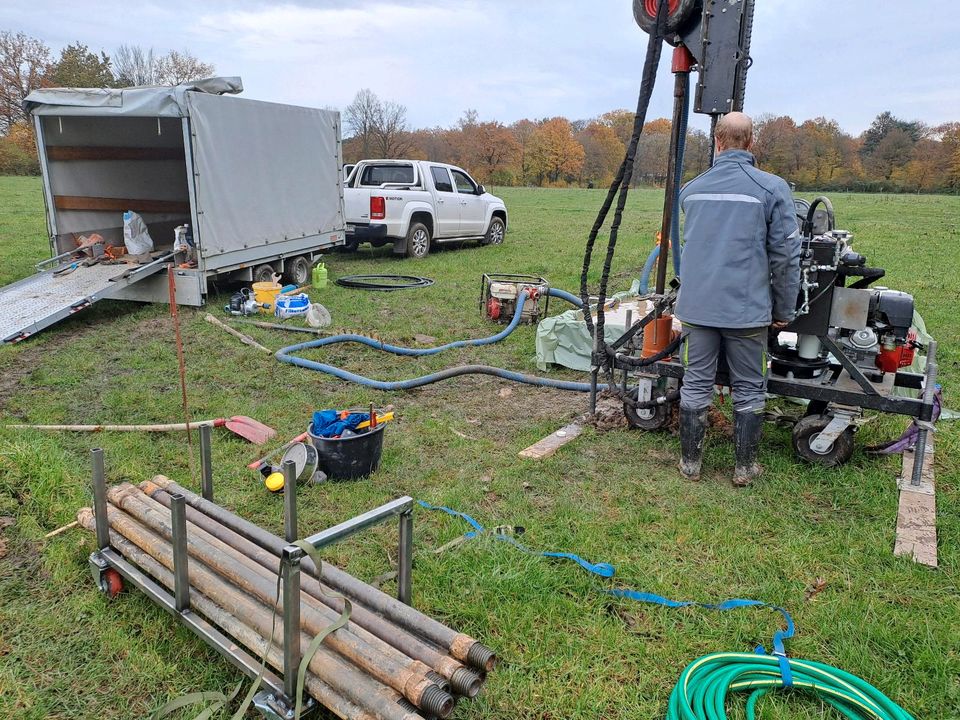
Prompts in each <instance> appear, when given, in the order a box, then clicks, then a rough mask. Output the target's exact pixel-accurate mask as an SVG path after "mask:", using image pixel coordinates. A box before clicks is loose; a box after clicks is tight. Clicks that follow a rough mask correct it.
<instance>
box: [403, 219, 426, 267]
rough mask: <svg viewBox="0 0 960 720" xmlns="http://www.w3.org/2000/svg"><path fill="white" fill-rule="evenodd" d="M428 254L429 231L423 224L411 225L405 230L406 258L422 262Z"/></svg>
mask: <svg viewBox="0 0 960 720" xmlns="http://www.w3.org/2000/svg"><path fill="white" fill-rule="evenodd" d="M429 254H430V230H428V229H427V226H426V225H424V224H423V223H420V222H415V223H412V224H411V225H410V229H409V230H407V257H409V258H414V259H416V260H422V259H423V258H425V257H426V256H427V255H429Z"/></svg>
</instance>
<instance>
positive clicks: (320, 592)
mask: <svg viewBox="0 0 960 720" xmlns="http://www.w3.org/2000/svg"><path fill="white" fill-rule="evenodd" d="M140 489H141V490H143V491H144V493H146V495H147V496H149V497H151V498H153V499H154V500H156V501H157V502H159V503H160V504H161V505H163V506H164V507H165V508H169V507H170V495H169V493H167V491H166V490H161V489H160V488H159V487H158V486H157V485H155V484H153V483H152V482H150V481H149V480H147V481H144V482H142V483H140ZM186 512H187V519H188V520H189V521H190V522H191V523H193V524H194V525H197V526H198V527H200V528H203V529H204V530H206V531H207V532H208V533H210V534H211V535H213V536H214V537H216V538H217V539H219V540H221V541H223V542H225V543H226V544H227V545H229V546H230V547H232V548H234V549H235V550H237V551H238V552H240V553H241V554H243V555H246V556H247V557H249V558H251V559H253V560H256V561H257V562H258V563H259V564H260V565H262V566H263V567H265V568H266V569H267V570H269V571H270V572H272V573H274V574H276V573H278V572H279V571H280V558H278V557H277V556H276V555H274V554H273V553H271V552H270V551H269V550H265V549H264V548H262V547H260V546H259V545H257V544H256V543H253V542H251V541H249V540H247V539H246V538H244V537H243V536H241V535H239V534H238V533H236V532H234V531H233V530H230V529H229V528H227V527H226V526H224V525H223V524H221V523H219V522H217V521H216V520H215V519H213V518H212V517H210V516H208V515H205V514H203V513H202V512H200V511H199V510H197V509H196V508H193V507H191V506H189V505H188V506H187V508H186ZM300 588H301V589H302V590H303V591H304V592H305V593H307V594H309V595H310V596H312V597H313V598H315V599H317V600H319V601H320V602H322V603H324V604H325V605H327V606H328V607H330V608H332V609H333V610H335V611H336V612H337V613H340V612H341V611H342V610H343V600H340V599H338V598H332V597H330V596H329V595H328V594H327V593H328V592H329V590H328V589H327V588H326V586H324V585H322V584H321V583H320V582H319V581H317V579H316V578H315V577H313V576H312V575H310V574H309V573H302V574H301V578H300ZM350 620H351V621H352V622H353V623H354V624H355V625H357V626H359V627H361V628H363V629H364V630H367V631H368V632H370V633H371V634H373V635H375V636H376V637H378V638H380V639H381V640H383V641H384V642H386V643H388V644H389V645H391V646H392V647H394V648H396V649H397V650H399V651H400V652H401V653H403V654H404V655H406V656H408V657H411V658H414V659H415V660H419V661H421V662H423V663H425V664H426V665H429V666H430V667H431V668H433V669H434V670H435V671H436V672H437V673H438V674H440V675H441V676H442V677H444V678H446V679H447V680H449V681H450V687H451V688H452V690H453V692H455V693H456V694H458V695H464V696H466V697H469V698H473V697H476V695H477V693H478V692H479V691H480V688H481V687H482V686H483V681H484V678H483V677H482V676H481V675H479V674H477V673H476V672H475V671H473V670H471V669H469V668H467V667H464V665H463V664H462V663H460V662H458V661H457V660H454V659H453V658H452V657H450V656H449V655H445V654H444V653H442V652H440V651H439V650H437V649H436V647H434V646H433V645H428V644H427V643H425V642H423V641H421V640H420V639H419V638H417V637H416V636H414V635H412V634H410V633H408V632H407V631H406V630H404V629H402V628H400V627H398V626H396V625H394V624H393V623H391V622H389V621H387V620H384V619H383V618H382V617H380V616H379V615H377V614H375V613H373V612H371V611H370V610H368V609H367V608H366V607H364V606H363V605H361V604H359V603H354V605H353V613H352V614H351V616H350ZM437 684H438V685H440V683H437ZM441 687H442V685H441Z"/></svg>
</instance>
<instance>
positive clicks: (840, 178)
mask: <svg viewBox="0 0 960 720" xmlns="http://www.w3.org/2000/svg"><path fill="white" fill-rule="evenodd" d="M343 122H344V137H345V140H344V144H343V147H344V160H345V162H356V161H357V160H360V159H363V158H374V157H409V158H413V159H423V160H434V161H437V162H448V163H453V164H455V165H460V166H461V167H464V168H466V169H468V170H469V171H470V172H471V173H472V174H473V175H474V176H475V177H476V178H477V179H478V180H479V181H480V182H483V183H487V184H491V185H534V186H538V187H567V186H579V187H601V186H604V185H608V184H609V183H610V181H611V180H612V178H613V176H614V174H615V173H616V171H617V169H618V167H619V166H620V163H621V162H622V161H623V157H624V155H625V150H626V146H627V144H628V143H629V141H630V136H631V134H632V131H633V112H632V111H629V110H611V111H610V112H607V113H604V114H602V115H600V116H599V117H596V118H591V119H589V120H568V119H567V118H564V117H553V118H544V119H540V120H527V119H524V120H518V121H517V122H514V123H512V124H510V125H504V124H503V123H500V122H497V121H495V120H490V121H481V120H480V119H479V116H478V114H477V112H476V111H475V110H467V111H466V112H465V113H464V114H463V116H462V117H461V118H460V120H459V121H458V122H457V124H456V125H455V126H453V127H449V128H442V127H434V128H422V129H419V130H412V129H410V128H409V127H408V123H407V120H406V108H405V107H404V106H403V105H400V104H398V103H395V102H391V101H382V100H380V99H379V98H378V97H377V96H376V95H375V94H374V93H372V92H371V91H370V90H361V91H360V92H358V93H357V95H356V97H355V98H354V100H353V102H352V103H351V104H350V105H348V106H347V108H346V109H345V110H344V113H343ZM754 136H755V137H754V155H755V156H756V159H757V164H758V165H759V166H760V167H761V168H763V169H764V170H768V171H770V172H773V173H776V174H777V175H780V176H782V177H784V178H785V179H787V180H788V181H789V182H791V183H793V184H794V185H795V186H796V188H797V189H798V190H811V189H814V190H834V191H837V190H849V191H857V192H948V193H956V192H960V123H958V122H954V123H946V124H943V125H939V126H936V127H931V126H929V125H926V124H924V123H922V122H920V121H917V120H910V121H907V120H902V119H900V118H897V117H895V116H894V115H892V114H891V113H890V112H882V113H880V114H879V115H877V117H876V118H875V119H874V121H873V123H872V124H871V125H870V127H869V128H868V129H867V130H866V131H865V132H863V133H862V134H861V135H859V136H857V137H854V136H852V135H850V134H849V133H846V132H844V131H843V130H842V129H841V128H840V126H839V125H838V124H837V122H836V121H835V120H829V119H827V118H825V117H818V118H814V119H812V120H805V121H803V122H800V123H798V122H797V121H796V120H794V119H793V118H791V117H789V116H786V115H780V116H776V115H761V116H759V117H756V118H754ZM669 147H670V121H669V120H667V119H665V118H659V119H657V120H652V121H650V122H648V123H647V124H646V125H645V126H644V129H643V134H642V135H641V136H640V141H639V145H638V147H637V155H636V165H635V168H634V174H633V178H634V183H636V184H644V185H655V186H658V185H663V184H664V182H665V180H666V175H667V157H668V154H669ZM709 163H710V138H709V137H708V135H707V134H706V133H705V132H703V131H702V130H699V129H690V130H689V131H688V132H687V135H686V142H685V153H684V175H685V177H687V178H690V177H694V176H696V175H699V174H700V173H702V172H703V171H704V170H706V169H707V167H708V166H709Z"/></svg>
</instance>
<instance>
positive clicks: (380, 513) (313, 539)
mask: <svg viewBox="0 0 960 720" xmlns="http://www.w3.org/2000/svg"><path fill="white" fill-rule="evenodd" d="M412 507H413V498H411V497H409V496H406V495H405V496H404V497H402V498H397V499H396V500H392V501H391V502H388V503H385V504H383V505H381V506H380V507H378V508H374V509H373V510H370V511H368V512H365V513H363V514H362V515H357V516H356V517H353V518H350V519H349V520H345V521H344V522H342V523H340V524H339V525H334V526H333V527H332V528H327V529H326V530H321V531H320V532H318V533H317V534H316V535H311V536H310V537H308V538H307V542H308V543H310V544H311V545H313V546H314V547H315V548H317V549H318V550H319V549H320V548H322V547H325V546H327V545H331V544H333V543H336V542H340V541H341V540H343V539H345V538H348V537H350V536H351V535H353V534H354V533H358V532H360V531H361V530H366V529H367V528H368V527H372V526H374V525H378V524H379V523H382V522H383V521H384V520H387V519H388V518H390V517H392V516H394V515H402V514H403V513H405V512H410V511H411V509H412Z"/></svg>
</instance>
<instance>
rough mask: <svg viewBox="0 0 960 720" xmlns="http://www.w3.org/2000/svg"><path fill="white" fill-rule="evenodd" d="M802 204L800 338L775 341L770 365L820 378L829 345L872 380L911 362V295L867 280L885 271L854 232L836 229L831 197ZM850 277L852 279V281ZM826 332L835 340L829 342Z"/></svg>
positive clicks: (796, 374)
mask: <svg viewBox="0 0 960 720" xmlns="http://www.w3.org/2000/svg"><path fill="white" fill-rule="evenodd" d="M796 205H797V215H798V220H799V221H800V226H801V234H802V251H801V257H800V273H801V280H800V296H799V298H798V300H797V318H796V319H795V320H794V321H793V322H792V323H791V324H790V325H789V326H788V327H787V331H788V332H795V333H796V334H797V341H796V346H795V347H786V346H783V345H780V344H779V342H776V343H774V345H773V347H771V359H772V362H771V371H772V372H773V373H775V374H777V375H782V376H785V377H796V378H813V377H817V376H819V375H820V374H821V373H822V372H823V371H824V370H825V369H826V368H827V367H829V366H830V364H831V354H834V355H835V353H832V352H831V349H829V348H828V347H826V344H833V345H834V346H835V348H839V350H840V351H841V352H842V353H843V355H844V356H845V358H846V359H849V360H850V361H851V362H852V363H853V364H854V365H856V367H857V368H859V369H860V371H861V372H862V373H863V374H864V375H866V376H867V377H868V378H870V379H871V380H877V379H879V378H880V377H881V376H882V374H883V373H895V372H896V371H897V370H898V369H899V368H902V367H908V366H909V365H910V364H911V363H912V362H913V355H914V349H915V348H916V347H917V346H918V343H917V341H916V333H915V332H914V331H912V330H911V325H912V323H913V305H914V303H913V297H912V296H911V295H909V294H907V293H905V292H900V291H898V290H890V289H888V288H884V287H868V286H869V285H870V284H871V283H873V282H874V281H875V280H879V279H880V278H882V277H883V275H884V271H883V270H882V269H880V268H871V267H867V266H866V258H865V257H864V256H863V255H860V254H859V253H857V252H855V251H854V249H853V246H852V240H853V235H852V234H851V233H849V232H847V231H846V230H838V229H835V228H834V226H833V225H834V215H833V206H832V205H831V204H830V201H829V200H828V199H827V198H825V197H819V198H817V199H816V200H814V201H813V203H812V204H810V203H807V202H806V201H804V200H797V201H796ZM818 206H822V210H819V211H818ZM848 279H853V282H851V283H850V284H849V285H848V284H847V281H848ZM825 338H826V339H827V340H828V341H832V342H830V343H825ZM835 360H836V361H841V359H840V358H835ZM841 362H842V361H841Z"/></svg>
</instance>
